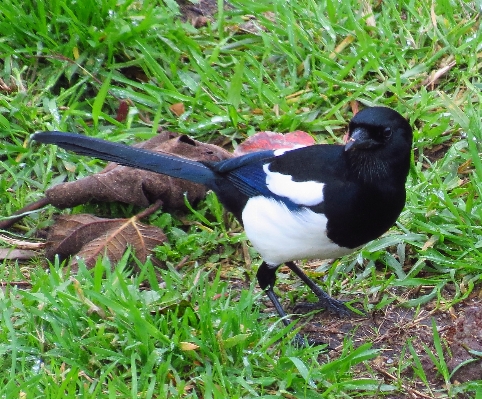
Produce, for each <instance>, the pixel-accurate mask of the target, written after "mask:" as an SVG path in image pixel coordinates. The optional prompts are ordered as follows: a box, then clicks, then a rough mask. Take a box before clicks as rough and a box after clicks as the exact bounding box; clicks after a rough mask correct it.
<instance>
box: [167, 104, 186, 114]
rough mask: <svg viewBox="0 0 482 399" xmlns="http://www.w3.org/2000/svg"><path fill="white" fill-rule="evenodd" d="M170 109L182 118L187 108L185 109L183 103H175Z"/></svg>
mask: <svg viewBox="0 0 482 399" xmlns="http://www.w3.org/2000/svg"><path fill="white" fill-rule="evenodd" d="M169 109H170V110H171V112H172V113H173V114H174V115H176V116H181V115H182V114H183V113H184V112H186V108H184V104H183V103H174V104H172V105H171V106H170V107H169Z"/></svg>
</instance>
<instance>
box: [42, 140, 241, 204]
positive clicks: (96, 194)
mask: <svg viewBox="0 0 482 399" xmlns="http://www.w3.org/2000/svg"><path fill="white" fill-rule="evenodd" d="M137 147H140V148H145V149H150V150H153V151H158V152H163V153H168V154H176V155H180V156H182V157H185V158H189V159H193V160H196V161H221V160H223V159H227V158H230V157H232V156H233V155H232V154H231V153H229V152H227V151H225V150H223V149H222V148H220V147H218V146H215V145H212V144H205V143H201V142H199V141H196V140H193V139H191V138H189V137H188V136H184V135H183V136H176V135H175V134H174V133H170V132H164V133H162V134H160V135H158V136H156V137H154V138H153V139H151V140H148V141H146V142H143V143H142V144H141V145H138V146H137ZM184 193H187V198H188V200H189V201H190V202H191V203H194V202H196V201H199V200H200V199H202V198H203V197H204V196H205V194H206V188H205V187H204V186H202V185H200V184H196V183H191V182H188V181H186V180H182V179H177V178H174V177H169V176H166V175H161V174H159V173H154V172H148V171H144V170H139V169H134V168H129V167H126V166H120V165H117V164H115V163H109V164H108V165H107V167H106V168H105V169H104V170H102V171H101V172H99V173H96V174H94V175H92V176H87V177H85V178H83V179H80V180H77V181H75V182H69V183H63V184H59V185H57V186H54V187H52V188H50V189H49V190H47V191H46V193H45V195H46V197H47V198H48V200H49V201H50V203H51V204H52V205H54V206H56V207H57V208H60V209H64V208H71V207H74V206H77V205H80V204H85V203H87V202H90V201H104V202H115V201H118V202H124V203H127V204H133V205H137V206H141V207H147V206H149V205H150V204H153V203H154V202H156V201H157V200H162V201H163V203H164V206H165V207H166V208H167V209H184V207H185V205H184Z"/></svg>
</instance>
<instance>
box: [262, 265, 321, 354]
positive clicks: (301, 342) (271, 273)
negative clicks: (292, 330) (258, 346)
mask: <svg viewBox="0 0 482 399" xmlns="http://www.w3.org/2000/svg"><path fill="white" fill-rule="evenodd" d="M276 270H278V267H269V266H268V264H267V263H266V262H263V263H262V264H261V266H260V267H259V269H258V273H257V274H256V277H257V278H258V284H259V286H260V287H261V289H263V290H264V291H265V292H266V295H268V298H269V299H270V300H271V302H272V303H273V305H274V307H275V309H276V311H277V312H278V314H279V315H280V317H281V321H282V322H283V324H284V325H285V326H288V325H290V323H291V320H290V319H289V317H288V315H287V314H286V312H285V311H284V309H283V306H282V305H281V302H280V301H279V299H278V297H277V296H276V294H275V293H274V291H273V287H274V285H275V282H276ZM293 343H294V344H295V345H297V346H305V345H306V344H308V345H324V344H325V343H324V342H319V341H315V340H312V339H309V338H308V339H305V338H304V337H303V336H301V335H300V334H296V335H295V337H294V339H293Z"/></svg>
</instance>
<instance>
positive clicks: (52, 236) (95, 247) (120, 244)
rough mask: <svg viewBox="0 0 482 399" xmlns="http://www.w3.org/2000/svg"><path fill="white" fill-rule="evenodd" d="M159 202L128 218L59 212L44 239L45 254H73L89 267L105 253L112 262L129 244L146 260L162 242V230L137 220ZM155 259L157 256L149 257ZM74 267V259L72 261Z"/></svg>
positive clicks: (119, 257) (154, 208)
mask: <svg viewBox="0 0 482 399" xmlns="http://www.w3.org/2000/svg"><path fill="white" fill-rule="evenodd" d="M159 206H160V203H158V204H155V205H153V206H152V207H150V208H149V209H148V210H146V211H144V212H142V213H141V214H138V215H136V216H133V217H131V218H128V219H104V218H99V217H96V216H92V215H86V214H80V215H61V216H59V217H58V218H57V219H56V222H55V224H54V225H53V226H52V227H51V229H50V231H49V235H48V238H47V248H46V251H45V256H46V257H47V258H48V259H52V258H53V257H54V256H55V255H58V256H59V257H60V258H62V259H65V258H67V257H69V256H72V255H77V257H79V258H82V259H83V260H84V262H85V264H86V266H87V267H92V266H93V265H94V264H95V262H96V260H97V258H98V257H99V256H101V255H106V256H107V257H108V258H109V259H110V261H111V262H113V263H116V262H118V261H119V260H120V259H121V258H122V256H123V255H124V253H125V251H126V250H127V248H128V247H131V248H132V250H133V252H134V253H135V255H136V257H137V258H138V259H139V260H140V261H141V262H145V261H146V260H147V257H148V256H149V255H151V254H152V251H153V249H154V248H155V247H156V246H158V245H162V244H163V243H164V242H165V241H166V240H167V238H166V236H165V234H164V233H163V231H162V230H161V229H159V228H158V227H155V226H148V225H145V224H142V223H140V222H139V219H140V218H141V217H143V216H147V213H152V212H154V211H155V210H156V208H159ZM152 260H153V261H154V262H156V258H155V257H152ZM71 266H72V268H73V269H74V270H75V269H76V268H77V260H74V261H73V262H72V263H71Z"/></svg>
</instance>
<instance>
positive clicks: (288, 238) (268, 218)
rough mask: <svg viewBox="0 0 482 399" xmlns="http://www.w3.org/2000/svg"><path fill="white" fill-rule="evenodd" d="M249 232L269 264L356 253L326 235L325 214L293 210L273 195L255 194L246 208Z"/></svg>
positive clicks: (247, 229)
mask: <svg viewBox="0 0 482 399" xmlns="http://www.w3.org/2000/svg"><path fill="white" fill-rule="evenodd" d="M242 218H243V223H244V229H245V231H246V235H247V236H248V238H249V240H250V241H251V243H252V244H253V246H254V248H255V249H256V250H257V251H258V252H259V253H260V255H261V256H262V257H263V259H264V260H265V261H266V263H268V264H269V265H270V266H273V267H274V266H277V265H280V264H281V263H284V262H288V261H292V260H300V259H331V258H338V257H340V256H343V255H347V254H349V253H351V252H353V251H354V250H355V249H351V248H345V247H340V246H339V245H337V244H335V243H334V242H333V241H331V240H330V239H329V238H328V237H327V235H326V223H327V219H326V217H325V215H324V214H322V213H316V212H313V211H311V210H310V209H307V208H305V209H303V210H301V211H298V212H292V211H290V210H289V209H288V208H287V207H286V205H285V204H283V203H282V202H280V201H276V200H275V199H272V198H266V197H262V196H258V197H252V198H250V199H249V200H248V203H247V204H246V207H245V208H244V210H243V215H242Z"/></svg>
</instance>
